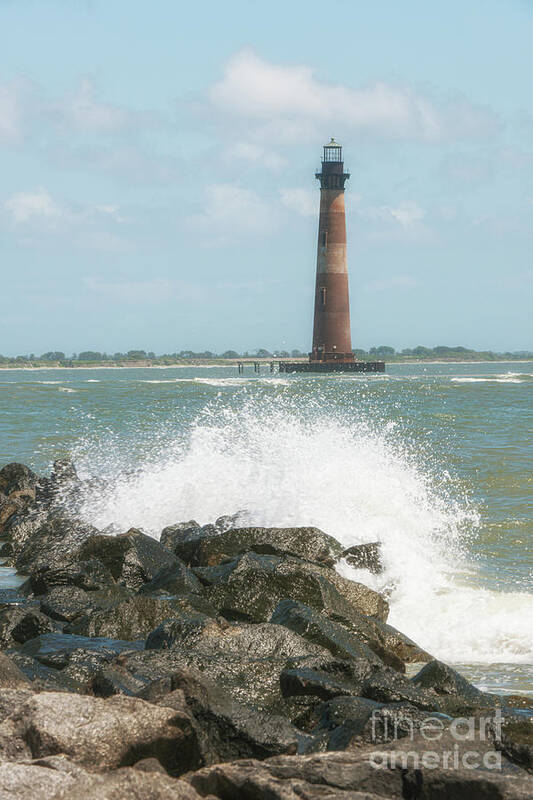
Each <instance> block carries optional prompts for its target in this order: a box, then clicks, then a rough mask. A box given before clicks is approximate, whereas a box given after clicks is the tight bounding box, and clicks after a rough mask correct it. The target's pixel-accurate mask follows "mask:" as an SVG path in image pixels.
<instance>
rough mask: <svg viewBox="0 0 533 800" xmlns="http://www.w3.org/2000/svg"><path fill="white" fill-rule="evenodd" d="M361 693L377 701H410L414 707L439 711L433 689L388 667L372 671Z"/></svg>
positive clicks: (440, 705)
mask: <svg viewBox="0 0 533 800" xmlns="http://www.w3.org/2000/svg"><path fill="white" fill-rule="evenodd" d="M361 694H362V696H363V697H367V698H368V699H370V700H375V701H376V702H378V703H404V702H406V703H411V704H412V705H413V706H415V707H416V708H422V709H427V710H428V711H441V710H442V704H441V702H440V699H439V697H438V695H437V694H436V692H435V691H433V689H426V688H424V687H422V686H418V685H417V684H415V683H413V682H412V681H410V680H408V679H407V678H405V677H404V676H403V675H400V674H399V673H398V672H395V670H393V669H391V668H390V667H385V668H384V669H382V670H380V671H379V672H374V673H373V674H372V675H370V677H368V678H367V679H366V680H365V681H364V683H363V687H362V691H361Z"/></svg>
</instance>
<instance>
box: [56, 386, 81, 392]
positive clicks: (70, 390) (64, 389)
mask: <svg viewBox="0 0 533 800" xmlns="http://www.w3.org/2000/svg"><path fill="white" fill-rule="evenodd" d="M59 391H60V392H67V393H68V394H77V393H78V390H77V389H69V388H68V387H67V386H60V387H59Z"/></svg>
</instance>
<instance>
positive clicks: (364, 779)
mask: <svg viewBox="0 0 533 800" xmlns="http://www.w3.org/2000/svg"><path fill="white" fill-rule="evenodd" d="M184 780H186V781H188V782H189V783H190V784H191V785H192V786H193V788H195V789H196V791H197V792H198V793H199V794H200V795H202V796H204V797H206V796H208V795H215V796H216V797H220V798H228V799H229V798H231V800H264V798H268V800H318V799H319V798H331V799H332V800H333V799H335V800H343V798H345V800H377V798H378V797H380V798H383V797H388V798H401V797H403V796H404V795H403V793H402V776H401V773H400V771H399V770H397V771H392V770H376V769H375V768H374V767H372V766H371V764H370V763H369V761H368V757H367V756H366V755H360V754H358V753H317V754H313V755H303V756H276V757H274V758H269V759H267V760H266V761H255V760H252V759H248V760H245V761H233V762H230V763H227V764H215V765H214V766H211V767H204V768H203V769H200V770H198V771H197V772H195V773H192V774H188V775H185V776H184ZM411 797H413V798H414V797H415V795H414V794H413V795H411ZM435 797H436V796H435ZM450 797H451V796H450Z"/></svg>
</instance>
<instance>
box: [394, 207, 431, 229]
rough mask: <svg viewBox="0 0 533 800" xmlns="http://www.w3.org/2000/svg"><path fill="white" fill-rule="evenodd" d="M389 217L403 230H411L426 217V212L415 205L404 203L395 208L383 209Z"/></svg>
mask: <svg viewBox="0 0 533 800" xmlns="http://www.w3.org/2000/svg"><path fill="white" fill-rule="evenodd" d="M385 208H386V209H387V211H388V212H389V213H390V214H391V216H392V217H393V218H394V219H395V220H396V221H397V222H399V223H400V225H401V226H402V227H403V228H411V227H412V226H413V225H416V223H417V222H420V221H421V220H423V219H424V217H425V216H426V212H425V211H424V209H423V208H420V206H419V205H418V204H417V203H412V202H410V201H405V202H403V203H400V204H399V205H397V206H396V208H389V207H385Z"/></svg>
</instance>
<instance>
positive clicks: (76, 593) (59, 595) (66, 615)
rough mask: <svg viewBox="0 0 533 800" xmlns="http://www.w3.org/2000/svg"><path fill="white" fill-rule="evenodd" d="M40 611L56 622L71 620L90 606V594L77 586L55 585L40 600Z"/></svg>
mask: <svg viewBox="0 0 533 800" xmlns="http://www.w3.org/2000/svg"><path fill="white" fill-rule="evenodd" d="M40 606H41V611H42V613H43V614H46V616H47V617H50V618H51V619H54V620H57V621H58V622H72V620H74V619H76V617H79V616H80V615H81V614H82V613H83V612H84V611H85V610H86V609H87V608H90V607H91V596H90V594H89V593H88V592H84V591H83V589H78V587H77V586H56V587H54V588H53V589H52V590H51V591H50V592H48V594H47V595H46V596H45V597H44V598H42V599H41V601H40Z"/></svg>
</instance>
